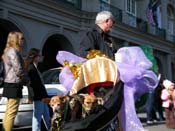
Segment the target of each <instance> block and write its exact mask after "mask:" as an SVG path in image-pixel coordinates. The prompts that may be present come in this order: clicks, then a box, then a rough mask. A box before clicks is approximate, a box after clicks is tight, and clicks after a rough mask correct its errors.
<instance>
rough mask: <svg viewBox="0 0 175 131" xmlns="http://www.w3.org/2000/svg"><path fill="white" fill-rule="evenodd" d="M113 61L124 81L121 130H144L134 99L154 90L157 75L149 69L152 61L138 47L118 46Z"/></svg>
mask: <svg viewBox="0 0 175 131" xmlns="http://www.w3.org/2000/svg"><path fill="white" fill-rule="evenodd" d="M115 61H116V65H117V67H118V69H119V72H120V78H121V80H122V81H123V82H124V100H123V103H122V107H121V110H120V113H121V123H122V128H123V131H144V128H143V126H142V124H141V122H140V120H139V118H138V117H137V114H136V110H135V100H136V99H137V98H138V97H139V96H141V95H143V94H144V93H146V92H148V91H149V90H154V89H155V87H156V86H157V84H158V79H157V76H156V75H155V73H154V72H153V71H150V70H149V68H151V66H152V63H151V62H150V61H149V60H148V59H147V58H146V56H145V54H144V53H143V51H142V49H141V48H139V47H123V48H120V49H119V50H118V52H117V53H116V54H115Z"/></svg>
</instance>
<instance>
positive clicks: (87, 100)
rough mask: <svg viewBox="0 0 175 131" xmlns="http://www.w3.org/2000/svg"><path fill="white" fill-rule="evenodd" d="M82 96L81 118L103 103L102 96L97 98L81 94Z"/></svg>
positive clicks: (93, 111)
mask: <svg viewBox="0 0 175 131" xmlns="http://www.w3.org/2000/svg"><path fill="white" fill-rule="evenodd" d="M81 95H82V96H83V97H84V100H83V103H82V118H85V117H87V116H89V115H90V114H92V113H95V112H96V111H95V110H96V109H97V107H98V106H99V105H102V104H103V99H102V98H97V97H96V96H94V95H89V94H81Z"/></svg>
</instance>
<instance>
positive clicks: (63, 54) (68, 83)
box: [56, 51, 86, 93]
mask: <svg viewBox="0 0 175 131" xmlns="http://www.w3.org/2000/svg"><path fill="white" fill-rule="evenodd" d="M56 60H57V61H58V62H59V63H60V64H61V65H64V61H65V60H67V61H69V63H82V62H84V61H86V59H84V58H82V57H78V56H77V55H74V54H72V53H70V52H67V51H58V54H57V56H56ZM59 81H60V83H61V84H62V85H64V87H65V88H66V90H67V93H69V91H70V90H71V88H72V86H73V83H74V81H75V79H74V76H73V74H72V72H71V70H70V69H69V68H68V67H64V68H63V70H62V71H61V73H60V75H59Z"/></svg>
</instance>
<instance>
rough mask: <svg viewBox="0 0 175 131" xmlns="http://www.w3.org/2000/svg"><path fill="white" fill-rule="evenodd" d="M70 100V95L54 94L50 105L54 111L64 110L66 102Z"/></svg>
mask: <svg viewBox="0 0 175 131" xmlns="http://www.w3.org/2000/svg"><path fill="white" fill-rule="evenodd" d="M68 100H69V97H68V96H53V97H52V98H51V100H50V103H49V105H50V106H51V107H52V109H53V112H55V111H60V112H62V111H63V110H64V106H65V103H66V102H67V101H68Z"/></svg>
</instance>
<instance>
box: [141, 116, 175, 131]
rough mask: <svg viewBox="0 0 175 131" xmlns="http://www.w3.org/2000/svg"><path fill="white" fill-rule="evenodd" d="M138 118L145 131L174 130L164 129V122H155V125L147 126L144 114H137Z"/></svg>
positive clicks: (174, 130) (170, 130)
mask: <svg viewBox="0 0 175 131" xmlns="http://www.w3.org/2000/svg"><path fill="white" fill-rule="evenodd" d="M138 117H139V118H140V120H141V121H142V124H143V127H144V129H145V131H175V129H168V128H166V126H165V122H157V123H155V124H149V125H147V124H146V114H145V113H141V114H138Z"/></svg>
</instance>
